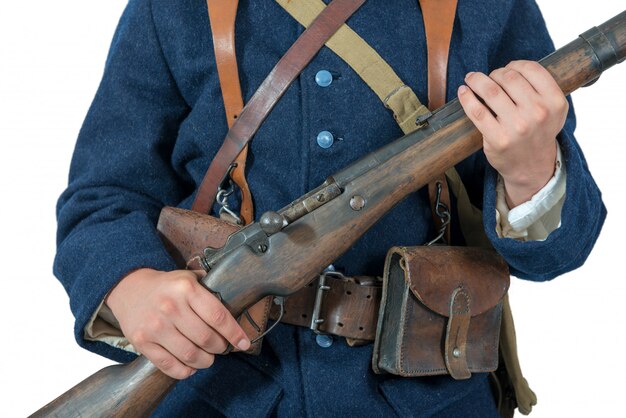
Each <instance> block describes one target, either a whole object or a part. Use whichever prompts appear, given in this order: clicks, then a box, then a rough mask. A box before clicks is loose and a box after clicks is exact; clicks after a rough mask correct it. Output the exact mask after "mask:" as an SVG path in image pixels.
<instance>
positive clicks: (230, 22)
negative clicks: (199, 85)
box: [207, 0, 254, 225]
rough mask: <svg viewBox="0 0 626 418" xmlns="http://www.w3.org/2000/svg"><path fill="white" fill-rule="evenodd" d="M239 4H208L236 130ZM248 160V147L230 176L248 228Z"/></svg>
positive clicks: (211, 0) (233, 0)
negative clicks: (236, 43)
mask: <svg viewBox="0 0 626 418" xmlns="http://www.w3.org/2000/svg"><path fill="white" fill-rule="evenodd" d="M238 4H239V0H207V8H208V11H209V21H210V22H211V35H212V36H213V50H214V52H215V63H216V67H217V75H218V77H219V80H220V89H221V90H222V100H223V101H224V109H225V110H226V122H227V123H228V128H231V127H232V126H233V124H234V123H235V121H236V120H237V117H238V116H239V114H240V113H241V110H242V109H243V97H242V94H241V84H240V83H239V69H238V67H237V57H236V53H235V18H236V16H237V6H238ZM247 156H248V147H247V146H246V147H244V148H243V150H242V151H241V152H240V153H239V155H238V156H237V159H236V160H235V164H234V167H233V169H232V171H231V173H230V176H231V178H232V179H233V181H234V182H235V183H236V184H237V186H238V187H239V190H241V210H240V215H241V219H242V220H243V223H244V225H247V224H249V223H251V222H252V221H253V220H254V206H253V203H252V194H251V193H250V187H249V186H248V182H247V181H246V177H245V169H246V159H247Z"/></svg>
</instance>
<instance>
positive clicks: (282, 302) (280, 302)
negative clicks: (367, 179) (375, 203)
mask: <svg viewBox="0 0 626 418" xmlns="http://www.w3.org/2000/svg"><path fill="white" fill-rule="evenodd" d="M273 302H274V304H275V305H279V306H280V315H278V319H277V320H276V321H274V323H273V324H272V326H271V327H269V328H268V329H266V330H265V332H264V333H263V334H261V335H259V336H258V337H256V338H254V339H253V340H252V341H250V343H251V344H254V343H255V342H257V341H259V340H260V339H261V338H263V337H265V336H266V335H267V334H269V332H270V331H271V330H273V329H274V327H275V326H276V325H278V323H279V322H280V320H281V319H283V315H284V313H285V298H284V297H282V296H274V300H273ZM246 315H247V318H248V320H249V321H250V322H251V323H252V326H253V327H254V328H255V329H257V331H260V330H261V328H260V327H259V326H258V325H257V324H256V322H254V321H253V320H252V317H250V314H249V313H248V311H247V310H246Z"/></svg>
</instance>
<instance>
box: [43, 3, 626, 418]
mask: <svg viewBox="0 0 626 418" xmlns="http://www.w3.org/2000/svg"><path fill="white" fill-rule="evenodd" d="M625 57H626V11H624V12H622V13H620V14H619V15H617V16H615V17H613V18H612V19H610V20H608V21H607V22H605V23H603V24H602V25H600V26H599V27H594V28H592V29H590V30H588V31H587V32H585V33H584V34H582V35H580V37H579V38H577V39H576V40H574V41H573V42H571V43H569V44H568V45H566V46H564V47H563V48H561V49H559V50H557V51H556V52H554V53H552V54H551V55H549V56H547V57H545V58H544V59H542V60H541V61H540V63H541V64H542V65H543V66H544V67H546V68H547V69H548V71H549V72H550V73H551V74H552V76H553V77H554V78H555V80H556V81H557V83H558V84H559V86H560V87H561V89H562V90H563V92H564V93H565V94H569V93H571V92H572V91H574V90H576V89H577V88H578V87H581V86H586V85H589V84H592V83H593V82H594V81H595V80H597V79H598V78H599V76H600V74H601V73H602V72H603V71H604V70H606V69H607V68H609V67H611V66H613V65H615V64H617V63H619V62H622V61H623V60H624V58H625ZM417 123H418V124H419V125H420V126H421V128H420V129H418V130H416V131H415V132H413V133H411V134H409V135H406V136H404V137H402V138H400V139H398V140H396V141H395V142H392V143H390V144H388V145H386V146H385V147H383V148H381V149H379V150H378V151H376V152H374V153H372V154H369V155H367V156H366V157H364V158H362V159H361V160H359V161H357V162H356V163H354V164H352V165H350V166H349V167H347V168H346V169H344V170H342V171H340V172H339V173H337V174H335V175H334V176H331V177H329V178H328V179H327V180H326V181H325V182H324V184H322V185H321V186H319V187H318V188H316V189H315V190H312V191H311V192H309V193H307V194H306V195H304V196H302V197H301V198H299V199H298V200H296V201H294V202H293V203H291V204H290V205H288V206H286V207H285V208H283V209H281V210H280V211H278V212H268V213H265V214H264V215H263V216H262V217H261V219H260V221H259V222H258V223H254V224H251V225H249V226H246V227H244V228H242V229H237V228H236V227H233V226H231V225H228V224H225V223H223V222H221V221H219V220H217V219H215V218H212V217H210V216H208V215H201V214H198V213H195V212H190V211H185V210H182V209H175V208H164V209H163V211H162V212H161V217H160V219H159V226H158V229H159V231H160V232H161V234H162V236H163V237H164V241H165V244H166V246H168V247H169V249H170V250H171V252H172V254H173V256H174V257H175V258H177V259H178V260H179V261H184V260H188V259H189V256H191V255H192V254H194V253H199V254H200V260H201V264H202V265H203V267H204V268H205V269H206V270H207V271H208V274H207V275H206V276H205V277H204V278H203V279H202V280H201V282H202V284H203V285H204V286H206V287H207V289H209V290H210V291H211V292H213V293H215V294H216V295H217V296H218V297H220V298H221V300H222V302H223V303H224V305H225V306H226V307H227V308H228V309H229V310H230V312H231V313H232V314H233V316H235V317H239V316H240V315H241V314H242V313H243V312H244V311H245V309H246V308H247V307H249V306H251V305H253V304H254V303H255V302H257V301H258V300H260V299H261V298H263V297H264V296H267V295H275V296H279V297H284V296H288V295H290V294H292V293H295V292H296V291H297V290H299V289H300V288H302V287H304V286H306V285H307V284H308V283H309V282H310V281H311V280H313V278H314V277H316V276H317V275H318V273H319V272H320V271H322V270H323V269H324V268H325V267H326V266H328V265H329V264H330V263H332V262H333V260H335V259H336V258H337V257H339V256H340V255H341V254H342V253H344V252H345V251H346V250H347V249H348V248H350V246H352V245H353V243H354V242H355V241H356V240H357V239H359V237H361V235H363V233H365V231H367V229H368V228H370V227H371V226H372V225H373V224H374V223H375V222H376V221H378V220H379V219H380V218H381V217H382V216H383V215H384V214H385V213H386V212H387V211H388V210H389V209H391V208H392V207H393V206H394V205H395V204H397V203H398V202H399V201H400V200H402V199H403V198H404V197H405V196H406V195H407V194H409V193H411V192H414V191H416V190H417V189H419V188H420V187H422V186H424V185H426V184H427V183H428V182H429V181H431V180H432V178H433V177H434V176H436V175H437V174H439V173H442V172H444V171H445V170H446V169H448V168H450V167H452V166H454V165H455V164H456V163H458V162H460V161H462V160H463V159H465V158H467V157H468V156H470V155H471V154H472V153H474V152H476V151H478V150H479V149H480V148H481V146H482V137H481V135H480V133H479V132H478V130H477V129H476V128H475V127H474V125H473V124H472V123H471V122H470V120H469V119H468V118H467V117H466V116H465V114H464V112H463V109H462V108H461V106H460V104H459V102H458V100H456V99H455V100H453V101H451V102H449V103H448V104H446V105H445V106H443V107H442V108H440V109H438V110H436V111H435V112H433V113H432V114H429V115H427V117H425V118H420V119H419V120H418V121H417ZM224 237H227V239H223V238H224ZM224 241H225V242H224ZM242 278H245V279H242ZM175 382H176V380H174V379H172V378H170V377H168V376H167V375H165V374H163V373H162V372H161V371H159V370H158V369H157V368H156V367H155V366H154V365H153V364H152V363H150V362H149V361H148V360H147V359H146V358H145V357H142V356H140V357H138V358H137V359H135V360H134V361H132V362H130V363H129V364H126V365H116V366H109V367H107V368H104V369H102V370H100V371H99V372H97V373H95V374H94V375H92V376H90V377H88V378H87V379H85V380H84V381H83V382H81V383H79V384H78V385H76V386H75V387H74V388H72V389H70V390H69V391H68V392H66V393H65V394H63V395H61V396H60V397H59V398H57V399H56V400H54V401H52V402H51V403H49V404H48V405H46V406H45V407H43V408H42V409H40V410H39V411H37V412H35V413H34V414H33V415H32V417H92V418H93V417H111V416H115V417H132V418H136V417H143V416H147V415H149V414H150V412H151V411H152V410H153V409H154V408H155V407H156V406H157V404H158V403H159V402H160V401H161V399H163V397H164V396H165V395H166V394H167V393H168V391H169V390H170V389H171V388H172V387H173V386H174V384H175Z"/></svg>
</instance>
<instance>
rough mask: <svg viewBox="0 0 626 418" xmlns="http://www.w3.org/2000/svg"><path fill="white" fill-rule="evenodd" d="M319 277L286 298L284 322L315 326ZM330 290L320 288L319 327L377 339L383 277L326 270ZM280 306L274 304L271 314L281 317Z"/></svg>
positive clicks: (274, 317) (360, 337)
mask: <svg viewBox="0 0 626 418" xmlns="http://www.w3.org/2000/svg"><path fill="white" fill-rule="evenodd" d="M319 283H320V282H319V281H318V280H315V281H313V282H312V283H310V284H309V285H308V286H306V287H304V288H303V289H301V290H299V291H298V292H296V293H294V294H293V295H291V296H289V297H288V298H286V299H285V307H284V310H285V312H284V315H283V318H282V319H281V322H284V323H286V324H291V325H298V326H302V327H307V328H309V327H311V321H312V320H313V319H315V318H312V315H313V313H314V308H315V300H316V296H317V295H318V288H319ZM324 285H325V287H327V289H326V290H322V291H321V292H320V296H319V298H320V309H319V312H318V315H317V316H318V319H320V320H322V322H320V323H319V325H318V331H319V332H321V333H323V334H333V335H338V336H341V337H346V338H349V339H353V340H359V341H374V337H375V336H376V324H377V321H378V307H379V306H380V298H381V292H382V287H381V281H380V280H379V279H377V278H375V277H368V276H359V277H346V276H343V275H342V274H339V273H334V272H331V273H326V275H325V280H324ZM279 313H280V309H279V308H278V307H277V306H276V305H274V306H273V307H272V310H271V312H270V318H271V319H273V320H277V319H278V317H279Z"/></svg>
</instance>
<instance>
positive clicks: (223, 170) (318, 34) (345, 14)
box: [192, 0, 365, 213]
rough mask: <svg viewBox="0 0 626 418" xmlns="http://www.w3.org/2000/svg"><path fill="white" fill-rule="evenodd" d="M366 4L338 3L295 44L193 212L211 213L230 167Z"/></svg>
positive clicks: (221, 156)
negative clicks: (317, 57) (329, 42)
mask: <svg viewBox="0 0 626 418" xmlns="http://www.w3.org/2000/svg"><path fill="white" fill-rule="evenodd" d="M364 2H365V0H334V1H333V2H332V3H331V4H330V5H329V6H328V7H327V8H325V9H324V11H323V12H322V13H320V15H319V16H317V18H316V19H315V21H314V22H313V23H312V24H311V26H310V27H309V28H308V29H307V30H305V31H304V32H303V33H302V35H300V37H299V38H298V39H297V40H296V41H295V42H294V44H293V45H292V46H291V47H290V48H289V50H288V51H287V52H286V53H285V55H283V57H282V58H281V59H280V60H279V61H278V63H277V64H276V66H275V67H274V68H273V69H272V71H271V72H270V74H269V75H268V76H267V77H266V78H265V80H263V83H261V86H260V87H259V88H258V90H257V91H256V92H255V93H254V95H253V96H252V98H251V99H250V101H249V102H248V103H247V104H246V106H245V107H244V108H243V111H242V112H241V114H240V115H239V117H238V118H237V121H236V122H235V123H234V124H233V126H232V127H231V128H230V129H229V130H228V133H227V134H226V139H225V140H224V142H223V143H222V146H221V147H220V149H219V151H218V152H217V154H216V156H215V158H213V161H212V162H211V165H210V166H209V169H208V170H207V173H206V175H205V176H204V179H203V180H202V183H201V184H200V187H199V188H198V192H197V194H196V198H195V201H194V202H193V205H192V209H193V210H195V211H197V212H202V213H209V211H210V210H211V207H212V206H213V202H214V201H215V196H216V194H217V190H218V187H219V185H220V184H221V182H222V180H223V179H224V178H225V177H226V174H227V173H228V169H229V167H230V165H231V164H232V163H233V161H235V158H236V157H237V155H239V153H240V152H241V150H242V149H243V148H244V147H245V146H246V145H247V144H248V142H249V141H250V140H251V139H252V137H253V136H254V134H255V133H256V132H257V130H258V129H259V127H260V126H261V124H262V123H263V121H264V120H265V118H266V117H267V115H268V114H269V112H270V111H271V110H272V109H273V108H274V105H275V104H276V102H278V100H279V99H280V98H281V97H282V95H283V94H284V93H285V91H287V88H288V87H289V86H290V85H291V83H292V82H293V80H295V78H296V77H297V76H298V75H299V74H300V73H301V72H302V70H303V69H304V67H305V66H306V65H307V64H308V63H309V62H310V61H311V59H313V57H314V56H315V54H317V52H318V51H319V50H320V48H321V47H322V46H323V45H324V43H325V42H326V41H327V40H328V38H330V37H331V36H332V35H333V34H334V33H335V32H336V31H337V29H339V27H341V25H342V24H343V23H344V22H345V21H346V20H347V19H348V18H349V17H350V16H351V15H352V14H353V13H354V12H355V11H356V10H357V9H358V8H359V7H360V6H361V5H362V4H363V3H364Z"/></svg>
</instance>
